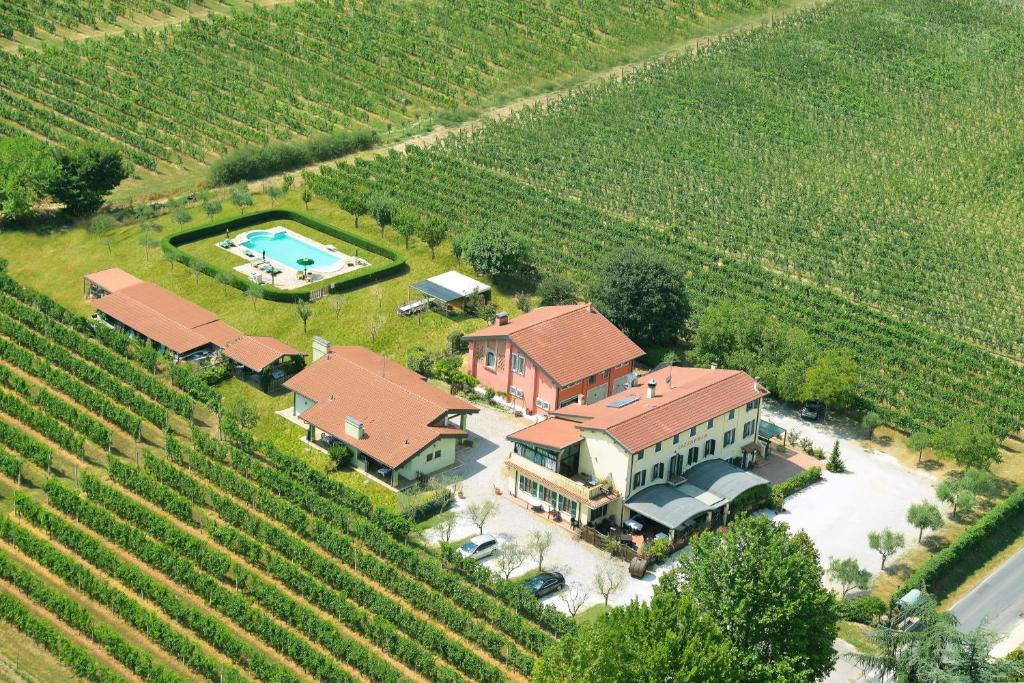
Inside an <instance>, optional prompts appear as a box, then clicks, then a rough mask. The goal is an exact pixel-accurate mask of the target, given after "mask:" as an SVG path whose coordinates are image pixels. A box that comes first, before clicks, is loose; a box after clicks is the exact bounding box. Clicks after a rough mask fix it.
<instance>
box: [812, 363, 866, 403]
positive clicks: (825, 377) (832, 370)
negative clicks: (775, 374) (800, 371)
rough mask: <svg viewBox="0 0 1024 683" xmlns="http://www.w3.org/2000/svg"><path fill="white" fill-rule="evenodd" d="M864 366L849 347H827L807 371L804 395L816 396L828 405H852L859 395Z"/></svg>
mask: <svg viewBox="0 0 1024 683" xmlns="http://www.w3.org/2000/svg"><path fill="white" fill-rule="evenodd" d="M859 384H860V366H859V365H857V362H856V361H855V360H853V356H851V355H850V354H849V353H848V352H846V351H826V352H825V353H823V354H822V355H821V356H820V357H819V358H818V359H817V360H816V361H814V363H813V364H812V365H811V367H809V368H807V372H806V374H805V375H804V384H803V387H802V389H801V393H802V394H803V396H802V397H801V398H803V399H805V400H806V399H812V398H816V399H818V400H820V401H822V402H824V403H825V404H826V405H829V406H833V407H836V408H849V407H850V406H851V405H853V402H854V401H855V400H856V399H857V386H858V385H859Z"/></svg>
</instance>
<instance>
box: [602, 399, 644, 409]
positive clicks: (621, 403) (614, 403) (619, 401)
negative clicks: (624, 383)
mask: <svg viewBox="0 0 1024 683" xmlns="http://www.w3.org/2000/svg"><path fill="white" fill-rule="evenodd" d="M636 400H637V398H636V396H624V397H622V398H617V399H615V400H614V401H612V402H610V403H609V404H608V407H609V408H622V407H623V406H628V405H629V404H630V403H635V402H636Z"/></svg>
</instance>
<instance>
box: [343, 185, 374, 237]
mask: <svg viewBox="0 0 1024 683" xmlns="http://www.w3.org/2000/svg"><path fill="white" fill-rule="evenodd" d="M369 198H370V190H369V188H367V187H366V186H364V185H356V186H355V187H350V188H348V189H347V190H346V191H345V192H343V193H342V195H341V196H340V197H338V206H340V207H341V210H342V211H344V212H346V213H350V214H352V218H354V219H355V223H356V230H358V229H359V217H360V216H362V215H363V214H365V213H366V211H367V201H368V200H369Z"/></svg>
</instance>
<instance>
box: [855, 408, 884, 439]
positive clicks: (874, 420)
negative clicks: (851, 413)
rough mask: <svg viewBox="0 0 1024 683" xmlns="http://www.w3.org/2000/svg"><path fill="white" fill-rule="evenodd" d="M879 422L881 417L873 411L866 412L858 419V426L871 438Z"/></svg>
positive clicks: (880, 422)
mask: <svg viewBox="0 0 1024 683" xmlns="http://www.w3.org/2000/svg"><path fill="white" fill-rule="evenodd" d="M881 424H882V418H881V417H879V415H878V413H876V412H874V411H870V412H868V413H866V414H865V415H864V417H863V418H862V419H861V421H860V426H861V427H862V428H863V429H864V431H865V432H866V433H867V435H868V438H869V439H873V438H874V437H875V430H876V429H878V428H879V426H881Z"/></svg>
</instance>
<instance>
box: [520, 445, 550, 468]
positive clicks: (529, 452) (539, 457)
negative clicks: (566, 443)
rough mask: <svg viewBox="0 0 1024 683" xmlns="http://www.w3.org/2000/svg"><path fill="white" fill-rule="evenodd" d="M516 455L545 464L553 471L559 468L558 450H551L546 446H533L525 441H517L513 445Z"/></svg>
mask: <svg viewBox="0 0 1024 683" xmlns="http://www.w3.org/2000/svg"><path fill="white" fill-rule="evenodd" d="M513 450H514V451H515V453H516V455H521V456H522V457H524V458H526V459H527V460H529V461H530V462H534V463H537V464H538V465H543V466H544V467H546V468H548V469H549V470H551V471H552V472H554V471H556V470H557V469H558V452H557V451H550V450H548V449H546V448H540V447H538V446H531V445H529V444H525V443H516V444H515V446H514V447H513Z"/></svg>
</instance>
